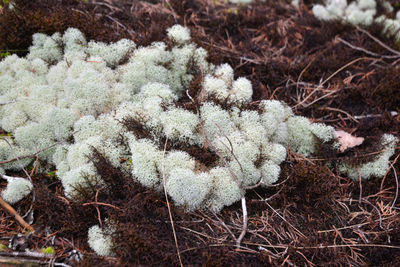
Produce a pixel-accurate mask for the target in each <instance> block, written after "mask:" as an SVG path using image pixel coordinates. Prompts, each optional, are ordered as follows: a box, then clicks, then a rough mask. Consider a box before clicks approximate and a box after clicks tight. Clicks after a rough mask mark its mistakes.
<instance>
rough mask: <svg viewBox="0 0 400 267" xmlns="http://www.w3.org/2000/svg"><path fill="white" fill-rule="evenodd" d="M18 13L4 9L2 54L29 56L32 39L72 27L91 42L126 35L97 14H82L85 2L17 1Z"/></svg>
mask: <svg viewBox="0 0 400 267" xmlns="http://www.w3.org/2000/svg"><path fill="white" fill-rule="evenodd" d="M13 2H14V3H15V8H14V9H9V8H3V10H2V14H1V16H0V29H1V31H0V51H1V52H6V51H8V52H11V53H16V54H18V55H20V56H21V55H25V54H27V52H28V50H27V49H28V47H29V46H30V45H31V43H32V35H33V34H34V33H37V32H40V33H45V34H50V35H51V34H53V33H54V32H64V31H65V30H66V29H67V28H69V27H76V28H79V29H80V30H81V31H82V32H83V33H84V34H85V35H86V37H88V38H89V39H93V40H98V41H107V42H110V41H116V40H119V39H121V38H123V37H126V34H124V33H120V32H116V31H115V30H113V29H111V28H109V27H107V26H105V25H104V24H102V23H101V22H100V21H99V20H98V19H96V17H95V16H94V14H92V13H89V12H84V11H81V10H80V9H84V7H83V3H81V1H74V0H68V1H62V2H60V1H50V0H44V1H42V0H33V1H29V0H15V1H13Z"/></svg>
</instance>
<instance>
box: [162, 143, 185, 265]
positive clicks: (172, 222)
mask: <svg viewBox="0 0 400 267" xmlns="http://www.w3.org/2000/svg"><path fill="white" fill-rule="evenodd" d="M167 144H168V138H166V139H165V144H164V151H163V160H162V178H163V185H164V195H165V200H166V201H167V206H168V213H169V219H170V221H171V226H172V232H173V234H174V240H175V246H176V253H177V254H178V259H179V264H180V266H181V267H183V264H182V259H181V253H180V251H179V245H178V238H177V237H176V231H175V224H174V220H173V218H172V213H171V205H170V203H169V200H168V194H167V184H166V179H165V168H164V167H165V152H166V151H167Z"/></svg>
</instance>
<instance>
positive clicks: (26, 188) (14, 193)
mask: <svg viewBox="0 0 400 267" xmlns="http://www.w3.org/2000/svg"><path fill="white" fill-rule="evenodd" d="M0 175H1V174H0ZM1 177H2V178H3V179H6V180H7V187H6V188H5V189H4V190H2V191H1V193H0V196H1V197H2V198H3V199H4V200H5V201H7V202H8V203H10V204H15V203H17V202H18V201H20V200H21V199H23V198H24V197H26V196H27V195H29V194H30V193H31V191H32V188H33V186H32V183H31V182H29V181H28V180H27V179H24V178H21V177H10V176H6V175H1Z"/></svg>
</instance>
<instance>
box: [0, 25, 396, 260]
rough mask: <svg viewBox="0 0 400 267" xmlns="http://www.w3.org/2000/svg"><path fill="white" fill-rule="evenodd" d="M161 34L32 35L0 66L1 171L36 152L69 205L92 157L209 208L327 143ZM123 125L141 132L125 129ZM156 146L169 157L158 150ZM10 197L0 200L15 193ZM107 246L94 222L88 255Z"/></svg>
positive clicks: (91, 175) (185, 44) (183, 35)
mask: <svg viewBox="0 0 400 267" xmlns="http://www.w3.org/2000/svg"><path fill="white" fill-rule="evenodd" d="M168 36H169V37H170V38H171V39H172V40H171V43H172V44H175V46H173V47H171V48H168V46H167V45H166V44H165V43H162V42H156V43H153V44H152V45H150V46H147V47H139V48H136V47H135V44H134V43H133V42H132V41H129V40H121V41H119V42H117V43H115V44H104V43H96V42H93V41H90V42H89V43H88V42H87V41H86V39H85V37H84V36H83V34H82V33H81V32H80V31H78V30H77V29H68V30H67V31H66V32H65V33H64V34H63V35H61V34H59V33H55V34H53V35H52V36H46V35H43V34H36V35H34V38H33V39H34V43H33V46H32V47H31V48H30V53H29V54H28V55H27V57H25V58H19V57H18V56H15V55H13V56H9V57H7V58H6V59H4V60H3V61H1V62H0V103H2V105H0V127H1V128H2V129H3V130H5V131H7V132H9V133H12V136H7V137H2V139H0V161H6V162H7V163H4V164H1V166H0V167H1V169H0V172H1V173H4V172H6V171H8V170H19V169H21V167H25V166H27V165H29V164H30V163H31V162H32V160H33V159H32V158H30V157H23V158H21V159H20V160H19V161H15V160H12V159H15V158H16V157H21V156H26V155H35V158H36V157H37V158H38V159H40V160H41V161H47V162H48V163H50V164H52V165H54V166H55V167H56V169H57V176H58V177H59V178H60V179H61V182H62V184H63V187H64V192H65V194H66V196H67V197H69V198H71V199H73V198H75V197H76V196H77V189H79V188H84V187H85V186H86V185H87V184H88V183H92V182H96V184H100V185H102V183H104V182H103V181H102V179H101V177H100V175H99V174H98V173H97V170H96V168H95V166H94V164H93V162H92V161H91V158H92V157H93V151H94V149H96V150H97V151H99V152H100V153H101V154H102V155H104V156H105V157H106V158H107V159H108V160H109V162H110V163H111V164H112V165H113V166H114V167H116V168H120V169H121V170H122V171H124V172H126V173H130V174H131V175H132V178H133V179H135V180H136V181H137V182H139V183H141V184H143V185H144V186H147V187H150V188H153V189H154V190H162V189H163V186H164V182H165V185H166V191H167V193H168V195H169V196H170V197H171V198H172V200H173V201H174V203H175V204H176V205H180V206H183V207H185V208H186V209H187V210H195V209H210V210H213V211H216V212H218V211H220V210H221V209H222V208H223V207H224V206H229V205H231V204H233V203H234V202H236V201H238V200H240V199H241V197H242V194H243V193H244V192H245V190H246V188H247V187H249V186H254V185H261V186H269V185H272V184H273V183H275V182H276V181H277V180H278V178H279V174H280V164H281V163H282V162H283V161H284V160H285V158H286V147H288V146H289V147H291V148H292V149H293V150H294V151H296V152H298V153H302V154H304V155H310V154H312V153H314V152H316V148H317V144H318V142H329V141H332V140H333V139H334V137H335V135H334V131H333V128H332V127H329V126H326V125H323V124H316V123H311V122H310V121H309V120H308V119H306V118H304V117H299V116H294V114H293V113H292V111H291V109H290V108H289V107H288V106H287V105H286V104H284V103H282V102H280V101H276V100H263V101H261V102H260V103H259V104H258V106H256V105H255V104H254V103H253V104H252V105H251V106H252V108H251V109H249V108H246V106H249V104H250V102H251V100H252V94H253V90H252V85H251V83H250V81H249V80H248V79H246V78H244V77H239V78H237V79H235V78H234V72H233V69H232V67H231V66H229V65H228V64H223V65H220V66H214V65H212V64H210V63H208V62H207V60H206V57H207V53H206V51H205V50H204V49H202V48H198V47H197V46H196V45H195V44H193V43H190V32H189V31H188V30H187V29H185V28H183V27H181V26H177V25H176V26H174V27H172V28H170V29H169V30H168ZM196 73H201V74H202V75H204V81H203V83H202V84H201V86H202V88H201V90H200V92H199V95H198V96H193V97H197V99H198V100H199V104H198V106H196V109H192V110H188V109H185V108H183V107H182V106H179V105H177V104H176V103H177V101H178V100H179V98H180V97H181V96H182V95H183V93H186V92H188V91H187V90H188V88H189V85H190V82H191V81H192V80H193V78H194V75H195V74H196ZM189 97H190V98H191V97H192V96H189ZM223 106H225V108H223ZM226 107H228V108H226ZM129 121H133V122H135V123H136V124H138V125H140V127H141V128H142V129H141V130H142V131H144V132H145V133H144V135H139V134H138V133H137V132H135V131H129V130H128V129H129V127H126V126H127V125H126V123H128V122H129ZM138 125H136V126H138ZM389 139H390V138H389ZM389 139H387V140H386V139H385V140H386V141H385V142H386V143H390V144H392V143H393V142H394V141H393V140H392V141H390V140H391V139H390V140H389ZM165 140H167V141H168V143H169V144H173V145H174V149H172V150H168V151H164V142H165ZM192 146H194V147H195V148H198V149H205V148H208V149H209V151H211V152H212V153H214V154H215V155H217V156H216V158H217V159H216V162H214V163H213V164H211V165H209V166H205V165H204V163H202V162H201V161H199V160H198V159H196V158H195V157H194V156H191V155H189V154H188V153H187V152H185V151H183V150H179V148H180V147H182V148H183V147H185V148H190V147H192ZM390 148H391V149H388V150H387V152H385V153H383V154H382V155H381V157H380V158H379V161H381V163H382V164H380V163H379V164H378V163H375V164H372V165H370V166H369V167H368V168H372V169H374V168H378V169H379V170H378V171H375V172H372V175H376V176H382V171H381V168H383V167H382V166H387V162H388V160H389V157H390V156H391V155H392V154H393V149H394V148H393V147H392V145H391V146H390ZM385 164H386V165H385ZM365 168H367V167H365ZM349 175H350V176H352V174H350V173H349ZM366 177H367V178H368V177H369V175H368V174H366ZM19 182H20V181H19ZM12 185H13V183H10V186H12ZM10 188H11V187H10ZM15 188H16V187H15ZM18 188H19V189H18V190H20V188H22V187H20V186H18ZM28 188H31V187H29V186H27V187H26V190H25V187H24V190H20V191H23V193H24V194H26V192H28V191H27V189H28ZM7 190H8V191H7ZM10 190H11V189H6V190H5V192H16V190H14V191H12V190H11V191H10ZM7 194H8V193H7ZM12 194H13V195H14V193H12ZM20 195H21V194H20ZM6 196H7V195H6ZM15 196H17V194H16V193H15ZM19 198H20V197H18V199H19ZM8 199H9V200H11V201H15V199H17V197H15V198H13V197H12V196H10V197H8ZM108 238H109V235H108V234H107V233H104V232H103V230H101V229H100V228H99V227H97V226H95V227H92V228H91V229H90V231H89V244H90V246H91V247H92V248H93V249H94V250H95V251H96V252H97V253H98V254H99V255H109V254H110V242H109V239H108Z"/></svg>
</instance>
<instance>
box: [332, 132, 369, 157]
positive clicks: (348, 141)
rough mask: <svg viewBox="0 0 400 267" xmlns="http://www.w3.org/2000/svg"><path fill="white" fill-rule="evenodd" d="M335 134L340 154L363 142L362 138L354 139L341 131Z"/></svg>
mask: <svg viewBox="0 0 400 267" xmlns="http://www.w3.org/2000/svg"><path fill="white" fill-rule="evenodd" d="M335 134H336V137H337V139H338V141H339V143H340V148H339V150H340V152H344V151H345V150H346V149H348V148H352V147H355V146H359V145H361V144H362V143H363V142H364V138H363V137H356V136H353V135H351V134H349V133H347V132H345V131H342V130H337V131H335Z"/></svg>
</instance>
